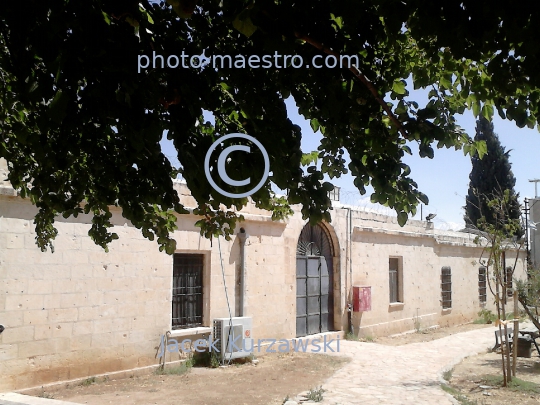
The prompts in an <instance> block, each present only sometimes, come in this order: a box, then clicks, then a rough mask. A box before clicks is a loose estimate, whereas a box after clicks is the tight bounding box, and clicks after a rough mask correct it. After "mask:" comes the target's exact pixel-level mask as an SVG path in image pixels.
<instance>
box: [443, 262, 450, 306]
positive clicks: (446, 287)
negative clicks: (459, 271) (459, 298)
mask: <svg viewBox="0 0 540 405" xmlns="http://www.w3.org/2000/svg"><path fill="white" fill-rule="evenodd" d="M441 292H442V300H441V302H442V307H443V309H448V308H452V269H451V268H450V267H446V266H445V267H443V268H442V271H441Z"/></svg>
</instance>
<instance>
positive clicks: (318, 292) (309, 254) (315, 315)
mask: <svg viewBox="0 0 540 405" xmlns="http://www.w3.org/2000/svg"><path fill="white" fill-rule="evenodd" d="M333 257H334V248H333V245H332V239H331V237H330V235H329V233H328V231H327V229H326V228H325V227H324V226H323V225H321V224H317V225H315V226H312V225H310V224H309V223H308V224H306V225H305V226H304V229H302V232H301V233H300V237H299V238H298V244H297V246H296V337H301V336H306V335H311V334H314V333H321V332H327V331H329V330H333V329H334V293H333V268H334V266H333Z"/></svg>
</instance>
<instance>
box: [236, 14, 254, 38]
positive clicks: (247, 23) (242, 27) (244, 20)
mask: <svg viewBox="0 0 540 405" xmlns="http://www.w3.org/2000/svg"><path fill="white" fill-rule="evenodd" d="M233 27H234V28H236V29H237V30H238V31H240V32H241V33H242V34H244V35H245V36H246V37H248V38H249V37H250V36H252V35H253V33H254V32H255V31H257V26H256V25H255V24H253V22H252V21H251V18H250V17H249V10H244V11H242V12H241V13H240V14H238V15H237V16H236V18H235V19H234V21H233Z"/></svg>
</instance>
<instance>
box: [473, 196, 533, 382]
mask: <svg viewBox="0 0 540 405" xmlns="http://www.w3.org/2000/svg"><path fill="white" fill-rule="evenodd" d="M480 200H485V201H487V204H486V207H487V209H488V210H489V212H490V213H491V217H492V218H491V220H490V221H488V220H487V219H486V217H485V216H484V215H481V217H480V218H479V219H478V221H477V229H478V230H479V231H480V232H481V235H482V236H477V237H476V238H475V243H477V244H478V245H482V246H483V247H484V249H483V250H482V254H481V256H480V263H481V264H482V265H483V266H485V268H486V279H487V283H488V286H489V290H490V291H491V293H492V294H493V296H494V297H495V305H496V308H497V321H496V323H495V325H496V326H498V327H499V333H500V336H508V326H507V322H506V315H507V312H506V298H507V297H508V292H509V291H508V279H509V278H510V279H512V278H513V277H514V271H515V269H516V266H517V261H518V257H519V252H520V251H521V249H522V248H523V244H524V242H523V240H522V239H518V237H517V236H515V235H518V234H520V233H521V229H522V226H521V221H520V219H515V218H513V217H512V212H513V209H514V196H513V194H512V192H511V191H510V190H508V189H507V190H504V191H503V192H498V193H495V194H491V195H490V196H488V195H482V196H481V199H480ZM479 211H480V213H481V214H483V209H482V206H479ZM508 235H514V236H513V237H512V238H511V239H508ZM510 249H512V250H515V251H517V254H516V258H515V260H514V263H513V265H512V266H507V265H506V252H507V251H508V250H510ZM514 316H516V315H515V314H514ZM503 331H504V332H503ZM516 332H517V331H516ZM516 343H517V342H516ZM505 346H506V347H505V349H506V350H501V359H502V372H503V382H504V386H505V387H506V386H507V384H508V382H509V381H511V380H512V363H511V361H510V343H509V342H508V339H505ZM514 362H515V358H514ZM514 373H515V368H514Z"/></svg>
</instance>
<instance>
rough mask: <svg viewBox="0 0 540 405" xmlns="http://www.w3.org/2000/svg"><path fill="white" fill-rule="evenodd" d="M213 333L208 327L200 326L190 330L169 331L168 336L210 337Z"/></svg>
mask: <svg viewBox="0 0 540 405" xmlns="http://www.w3.org/2000/svg"><path fill="white" fill-rule="evenodd" d="M211 333H212V328H210V327H207V326H199V327H197V328H188V329H175V330H169V331H167V333H166V334H167V335H168V336H169V337H171V338H174V337H181V336H194V335H210V334H211Z"/></svg>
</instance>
